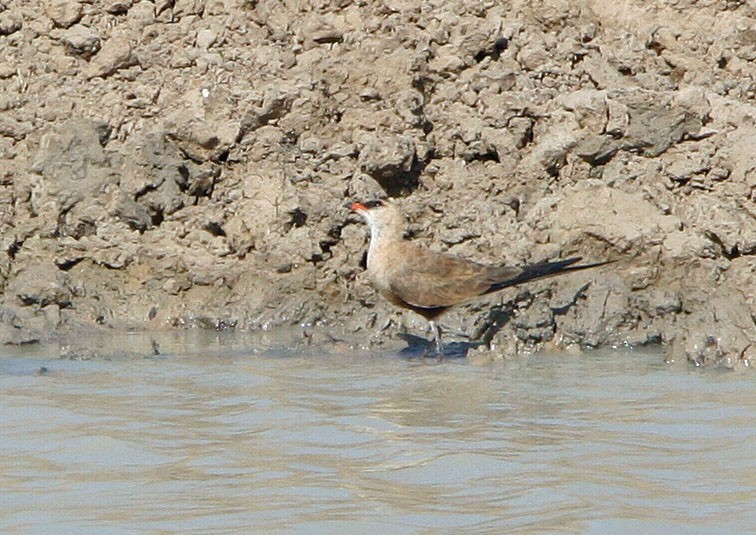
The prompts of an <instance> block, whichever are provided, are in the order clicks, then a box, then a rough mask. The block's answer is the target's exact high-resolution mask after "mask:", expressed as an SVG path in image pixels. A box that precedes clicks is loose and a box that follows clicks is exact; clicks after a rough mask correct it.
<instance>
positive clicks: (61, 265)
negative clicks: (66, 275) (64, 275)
mask: <svg viewBox="0 0 756 535" xmlns="http://www.w3.org/2000/svg"><path fill="white" fill-rule="evenodd" d="M82 260H84V258H83V257H82V258H71V259H69V260H63V261H62V262H56V263H55V265H56V266H58V269H59V270H61V271H70V270H71V268H72V267H74V266H75V265H76V264H78V263H80V262H81V261H82Z"/></svg>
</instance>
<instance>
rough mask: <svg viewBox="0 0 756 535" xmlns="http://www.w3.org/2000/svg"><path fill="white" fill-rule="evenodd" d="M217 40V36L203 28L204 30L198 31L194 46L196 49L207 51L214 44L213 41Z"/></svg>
mask: <svg viewBox="0 0 756 535" xmlns="http://www.w3.org/2000/svg"><path fill="white" fill-rule="evenodd" d="M217 39H218V34H216V33H215V32H214V31H213V30H209V29H207V28H205V29H204V30H200V31H198V32H197V41H196V45H197V48H201V49H202V50H207V49H208V48H210V47H211V46H213V45H214V44H215V41H216V40H217Z"/></svg>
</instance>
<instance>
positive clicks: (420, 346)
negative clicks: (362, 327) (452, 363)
mask: <svg viewBox="0 0 756 535" xmlns="http://www.w3.org/2000/svg"><path fill="white" fill-rule="evenodd" d="M397 336H398V337H399V338H401V339H402V340H404V342H406V343H407V347H405V348H402V349H401V350H399V355H400V356H401V357H404V358H408V359H415V358H418V359H419V358H424V357H425V358H429V359H435V358H436V357H437V355H436V352H435V350H434V349H433V340H426V339H425V338H423V337H422V336H416V335H414V334H409V333H399V334H398V335H397ZM480 345H483V342H477V341H471V342H461V341H459V342H450V343H448V344H444V360H447V359H464V358H466V357H467V353H468V352H469V351H470V349H474V348H476V347H478V346H480ZM429 348H430V351H429V350H428V349H429Z"/></svg>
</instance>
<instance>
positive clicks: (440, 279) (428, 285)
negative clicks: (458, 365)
mask: <svg viewBox="0 0 756 535" xmlns="http://www.w3.org/2000/svg"><path fill="white" fill-rule="evenodd" d="M344 208H348V209H349V210H351V211H352V212H354V213H357V214H359V215H360V216H362V218H363V219H364V220H365V222H366V223H367V224H368V226H369V228H370V245H369V246H368V252H367V272H368V277H369V279H370V280H371V282H372V285H373V286H374V287H375V289H376V290H378V292H379V293H380V294H381V295H382V296H383V297H384V298H385V299H386V300H388V301H389V302H390V303H392V304H394V305H396V306H398V307H400V308H403V309H408V310H412V311H413V312H416V313H417V314H419V315H420V316H422V317H424V318H425V319H426V320H427V321H428V323H429V326H430V329H431V331H432V333H433V341H432V342H429V343H428V346H427V347H426V349H425V351H424V352H423V357H425V356H426V355H427V354H428V353H429V352H430V349H431V344H433V345H434V348H435V354H436V358H437V359H438V360H441V359H443V353H444V351H443V343H442V334H441V327H440V326H439V324H438V322H437V320H438V318H439V317H440V316H441V315H442V314H443V313H444V312H446V311H447V310H448V309H450V308H451V307H453V306H455V305H459V304H462V303H465V302H467V301H471V300H473V299H475V298H476V297H480V296H483V295H486V294H490V293H493V292H497V291H499V290H503V289H504V288H510V287H512V286H517V285H520V284H523V283H525V282H529V281H532V280H536V279H543V278H546V277H553V276H555V275H562V274H564V273H572V272H574V271H580V270H584V269H589V268H595V267H598V266H603V265H605V264H609V263H611V262H613V261H612V260H609V261H605V262H595V263H590V264H579V265H575V264H577V263H578V262H580V261H581V260H582V259H583V258H582V257H580V256H576V257H572V258H566V259H563V260H555V261H553V262H550V261H542V262H537V263H534V264H526V265H522V266H516V267H513V266H503V265H501V266H496V265H493V266H491V265H485V264H481V263H478V262H475V261H473V260H470V259H467V258H464V257H460V256H455V255H452V254H449V253H442V252H439V251H436V250H433V249H429V248H425V247H421V246H419V245H417V244H414V243H412V242H411V241H408V240H405V239H404V229H405V226H404V216H403V214H402V212H401V211H400V210H399V208H398V206H397V205H396V204H395V203H394V202H392V201H390V200H387V199H375V200H370V201H364V202H363V201H349V202H347V203H345V204H344Z"/></svg>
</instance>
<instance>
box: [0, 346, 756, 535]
mask: <svg viewBox="0 0 756 535" xmlns="http://www.w3.org/2000/svg"><path fill="white" fill-rule="evenodd" d="M41 366H45V367H47V368H48V369H49V371H48V372H47V373H45V374H41V375H40V374H36V373H34V372H35V371H36V370H38V369H39V368H40V367H41ZM754 380H756V379H754V377H753V376H752V374H750V373H742V374H735V373H721V372H715V371H704V372H701V371H700V370H695V371H693V370H689V369H687V368H684V367H678V368H669V367H667V366H665V365H663V364H661V359H660V358H659V357H658V356H657V355H648V354H630V355H624V356H617V355H599V354H588V355H586V356H583V357H574V356H573V357H565V356H556V355H539V356H532V357H523V358H519V359H516V360H513V361H508V362H504V363H499V364H493V365H486V366H476V365H469V364H466V363H465V361H456V362H446V363H442V364H437V363H435V362H434V361H427V362H419V361H417V360H406V359H402V358H397V357H396V356H393V355H386V354H382V355H373V356H366V355H363V356H361V355H327V356H323V355H296V356H290V357H280V356H279V357H276V356H261V355H258V354H254V353H251V352H245V351H239V350H233V351H231V350H224V349H223V348H219V347H217V346H216V347H215V348H214V349H209V350H208V351H206V352H205V353H204V354H202V355H187V354H186V353H183V354H182V353H174V354H172V355H161V356H156V357H152V358H147V359H145V358H135V357H129V358H122V359H117V360H112V361H89V362H68V361H58V360H53V359H50V358H46V357H40V356H37V357H33V358H32V357H28V356H26V357H20V356H14V357H5V358H0V391H1V392H2V402H1V403H0V420H1V421H2V422H3V424H2V425H3V434H2V439H0V476H1V477H2V480H3V491H2V500H1V501H0V531H2V532H27V533H40V532H44V531H49V530H50V529H53V530H56V529H57V530H59V532H86V531H90V532H102V531H103V530H105V531H107V532H110V531H121V532H122V531H134V530H138V531H150V532H153V531H161V530H165V531H171V532H172V531H179V530H180V531H185V532H195V533H200V532H214V533H218V532H224V531H225V532H249V531H283V532H301V533H332V532H341V533H344V532H353V531H360V532H383V531H386V530H388V529H390V530H392V531H398V532H402V533H408V532H418V531H423V530H431V531H435V530H439V529H440V530H449V531H454V530H458V529H465V530H475V531H476V532H480V531H482V532H500V531H501V530H502V529H507V530H509V531H512V530H514V531H517V530H519V531H522V532H528V531H532V532H543V531H547V530H553V531H557V532H567V531H573V532H581V533H585V532H588V533H607V532H617V531H620V532H636V531H648V530H649V529H651V530H652V531H655V532H663V531H672V532H675V531H677V532H683V531H684V532H687V533H691V532H694V533H695V532H696V531H695V530H699V531H698V532H700V533H712V532H733V533H734V532H740V531H743V530H744V528H746V527H748V526H753V525H756V512H754V509H753V507H752V503H753V500H754V497H755V496H756V459H754V456H753V453H752V444H753V443H754V439H756V416H754V408H755V407H756V394H755V392H756V390H754V384H753V383H754Z"/></svg>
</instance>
